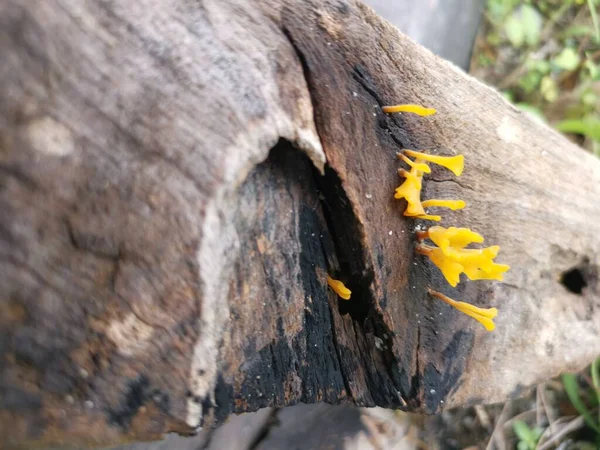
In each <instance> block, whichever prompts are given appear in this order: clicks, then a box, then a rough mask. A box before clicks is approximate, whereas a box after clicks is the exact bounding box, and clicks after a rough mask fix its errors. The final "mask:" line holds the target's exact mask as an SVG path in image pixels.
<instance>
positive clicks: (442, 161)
mask: <svg viewBox="0 0 600 450" xmlns="http://www.w3.org/2000/svg"><path fill="white" fill-rule="evenodd" d="M402 152H403V153H404V154H405V155H407V156H410V157H412V158H417V159H420V160H423V161H429V162H432V163H434V164H437V165H439V166H442V167H445V168H446V169H448V170H450V171H452V172H453V173H454V174H455V175H456V176H457V177H459V176H460V175H461V174H462V173H463V169H464V168H465V157H464V156H463V155H456V156H438V155H429V154H427V153H422V152H416V151H414V150H402Z"/></svg>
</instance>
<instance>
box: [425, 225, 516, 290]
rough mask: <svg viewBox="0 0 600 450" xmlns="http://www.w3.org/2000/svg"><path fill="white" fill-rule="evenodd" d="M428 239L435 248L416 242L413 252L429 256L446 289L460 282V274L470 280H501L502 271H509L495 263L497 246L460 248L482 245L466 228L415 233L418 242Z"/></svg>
mask: <svg viewBox="0 0 600 450" xmlns="http://www.w3.org/2000/svg"><path fill="white" fill-rule="evenodd" d="M427 238H429V239H431V240H432V241H433V242H434V243H435V244H436V245H437V247H432V246H429V245H426V244H423V243H420V244H419V245H418V246H417V248H416V251H417V253H419V254H421V255H426V256H427V257H429V259H430V260H431V262H432V263H433V264H434V265H435V266H436V267H437V268H438V269H440V271H441V272H442V275H444V278H446V281H448V283H449V284H450V286H452V287H455V286H456V285H457V284H458V283H459V282H460V274H461V273H464V274H465V275H466V276H467V277H468V278H469V279H470V280H498V281H502V280H503V279H504V272H506V271H507V270H509V269H510V266H508V265H506V264H497V263H495V262H494V258H495V257H496V256H497V255H498V251H499V250H500V247H499V246H497V245H494V246H491V247H486V248H464V247H466V246H467V245H469V244H471V243H474V242H475V243H481V242H483V240H484V239H483V236H481V235H480V234H477V233H475V232H474V231H471V230H470V229H468V228H455V227H450V228H443V227H437V226H436V227H431V228H429V230H427V231H425V232H417V239H418V240H419V242H421V241H423V240H424V239H427Z"/></svg>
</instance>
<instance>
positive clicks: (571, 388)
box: [562, 373, 600, 433]
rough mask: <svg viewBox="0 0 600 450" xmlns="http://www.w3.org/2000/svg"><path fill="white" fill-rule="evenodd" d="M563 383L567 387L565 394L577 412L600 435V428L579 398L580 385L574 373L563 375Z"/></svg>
mask: <svg viewBox="0 0 600 450" xmlns="http://www.w3.org/2000/svg"><path fill="white" fill-rule="evenodd" d="M562 382H563V386H564V387H565V392H566V393H567V396H568V397H569V400H570V401H571V403H572V404H573V406H574V407H575V409H576V410H577V412H579V414H581V415H582V416H583V419H584V420H585V423H587V424H588V426H589V427H590V428H592V429H593V430H594V431H596V432H597V433H600V427H599V426H598V424H597V423H596V422H594V418H593V417H592V415H591V414H590V412H589V411H588V409H587V406H585V403H583V400H581V397H580V396H579V385H578V384H577V379H576V378H575V375H573V374H572V373H565V374H563V376H562Z"/></svg>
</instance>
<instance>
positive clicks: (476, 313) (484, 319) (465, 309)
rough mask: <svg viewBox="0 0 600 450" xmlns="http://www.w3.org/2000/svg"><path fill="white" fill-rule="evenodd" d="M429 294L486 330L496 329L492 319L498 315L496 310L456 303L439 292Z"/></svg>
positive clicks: (432, 291) (431, 291)
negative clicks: (470, 318)
mask: <svg viewBox="0 0 600 450" xmlns="http://www.w3.org/2000/svg"><path fill="white" fill-rule="evenodd" d="M429 294H430V295H432V296H434V297H436V298H439V299H440V300H442V301H443V302H446V303H448V304H449V305H450V306H453V307H454V308H456V309H458V310H459V311H460V312H462V313H464V314H466V315H468V316H470V317H472V318H473V319H475V320H477V321H478V322H479V323H481V324H482V325H483V326H484V327H485V329H486V330H488V331H493V330H494V329H495V328H496V325H495V324H494V321H493V320H492V319H494V318H495V317H496V316H497V315H498V310H497V309H496V308H486V309H484V308H478V307H477V306H474V305H471V304H470V303H465V302H457V301H456V300H452V299H451V298H450V297H446V296H445V295H444V294H442V293H441V292H437V291H434V290H433V289H429Z"/></svg>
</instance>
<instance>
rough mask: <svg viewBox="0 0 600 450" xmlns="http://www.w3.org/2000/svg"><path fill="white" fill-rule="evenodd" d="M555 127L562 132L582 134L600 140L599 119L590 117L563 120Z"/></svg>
mask: <svg viewBox="0 0 600 450" xmlns="http://www.w3.org/2000/svg"><path fill="white" fill-rule="evenodd" d="M556 129H557V130H558V131H562V132H563V133H572V134H582V135H584V136H587V137H589V138H590V139H593V140H594V141H600V120H598V119H594V118H591V117H588V118H584V119H573V120H564V121H562V122H560V123H559V124H558V125H557V126H556Z"/></svg>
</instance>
